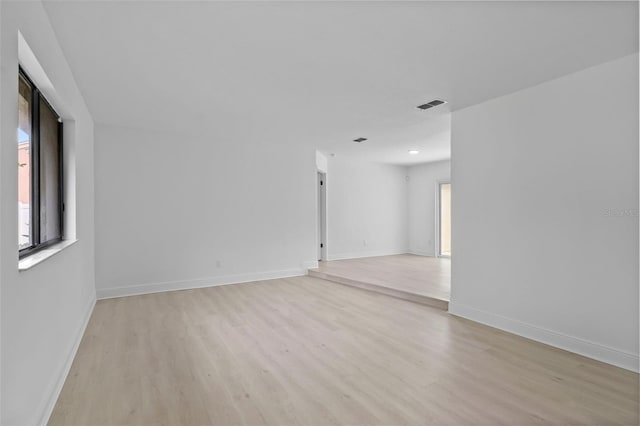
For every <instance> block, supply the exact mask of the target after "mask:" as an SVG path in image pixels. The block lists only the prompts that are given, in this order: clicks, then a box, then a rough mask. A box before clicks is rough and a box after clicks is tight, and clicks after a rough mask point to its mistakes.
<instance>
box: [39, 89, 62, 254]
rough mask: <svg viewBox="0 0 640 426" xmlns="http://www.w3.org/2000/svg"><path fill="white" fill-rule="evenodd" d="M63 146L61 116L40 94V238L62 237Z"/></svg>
mask: <svg viewBox="0 0 640 426" xmlns="http://www.w3.org/2000/svg"><path fill="white" fill-rule="evenodd" d="M59 184H60V149H59V141H58V115H57V114H56V113H55V111H54V110H53V109H52V108H51V107H50V106H49V104H47V102H45V101H44V99H43V98H42V96H41V97H40V241H43V242H46V241H51V240H55V239H59V238H60V237H61V236H62V235H61V233H60V211H59V207H60V185H59Z"/></svg>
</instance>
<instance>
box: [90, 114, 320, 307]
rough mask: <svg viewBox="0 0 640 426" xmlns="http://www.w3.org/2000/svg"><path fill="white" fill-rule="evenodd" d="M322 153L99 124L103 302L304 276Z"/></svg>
mask: <svg viewBox="0 0 640 426" xmlns="http://www.w3.org/2000/svg"><path fill="white" fill-rule="evenodd" d="M315 161H316V158H315V150H313V149H310V148H309V147H306V146H301V145H300V144H278V143H277V142H275V141H274V142H272V143H256V141H242V140H236V139H234V138H230V139H216V138H213V137H209V139H207V138H203V137H202V136H201V135H197V136H192V135H187V134H171V133H168V132H162V133H153V132H150V131H145V130H135V129H126V128H119V127H112V126H102V125H99V126H96V247H97V248H96V286H97V289H98V296H99V297H110V296H116V295H123V294H135V293H144V292H150V291H163V290H170V289H177V288H186V287H197V286H210V285H215V284H224V283H231V282H241V281H252V280H258V279H263V278H274V277H282V276H292V275H302V274H304V273H306V267H307V266H309V265H313V264H315V262H316V250H315V248H316V245H315V241H316V190H315V185H316V165H315Z"/></svg>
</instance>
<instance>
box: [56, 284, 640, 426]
mask: <svg viewBox="0 0 640 426" xmlns="http://www.w3.org/2000/svg"><path fill="white" fill-rule="evenodd" d="M50 424H51V425H83V426H84V425H90V426H97V425H124V424H127V425H261V424H270V425H471V424H474V425H499V424H504V425H539V424H558V425H560V424H562V425H569V424H571V425H577V424H591V425H606V424H628V425H637V424H638V375H637V374H635V373H631V372H629V371H625V370H622V369H619V368H616V367H612V366H610V365H606V364H603V363H600V362H597V361H593V360H590V359H587V358H584V357H581V356H578V355H574V354H571V353H568V352H565V351H562V350H559V349H555V348H552V347H549V346H545V345H543V344H539V343H535V342H532V341H529V340H526V339H523V338H520V337H517V336H514V335H511V334H508V333H505V332H501V331H499V330H496V329H492V328H489V327H486V326H483V325H480V324H477V323H473V322H470V321H466V320H463V319H460V318H457V317H455V316H452V315H449V314H447V313H446V312H444V311H441V310H438V309H434V308H430V307H427V306H423V305H419V304H415V303H411V302H406V301H403V300H398V299H394V298H390V297H387V296H384V295H379V294H375V293H371V292H367V291H363V290H359V289H356V288H351V287H347V286H343V285H340V284H335V283H331V282H328V281H324V280H320V279H316V278H312V277H299V278H291V279H280V280H272V281H264V282H258V283H247V284H238V285H230V286H222V287H213V288H207V289H197V290H186V291H177V292H170V293H157V294H150V295H144V296H133V297H126V298H120V299H111V300H104V301H99V302H98V303H97V305H96V308H95V311H94V313H93V316H92V318H91V321H90V323H89V326H88V329H87V331H86V333H85V336H84V339H83V341H82V343H81V345H80V349H79V351H78V354H77V356H76V359H75V361H74V363H73V366H72V368H71V372H70V374H69V377H68V378H67V381H66V383H65V385H64V388H63V390H62V393H61V395H60V398H59V400H58V403H57V405H56V407H55V410H54V412H53V415H52V417H51V419H50Z"/></svg>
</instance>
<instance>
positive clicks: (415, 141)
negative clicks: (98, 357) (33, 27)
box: [46, 1, 638, 164]
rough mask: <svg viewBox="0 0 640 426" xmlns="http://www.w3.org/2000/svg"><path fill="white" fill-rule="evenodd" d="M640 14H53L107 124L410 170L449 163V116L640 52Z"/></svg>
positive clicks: (613, 9)
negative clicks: (308, 150)
mask: <svg viewBox="0 0 640 426" xmlns="http://www.w3.org/2000/svg"><path fill="white" fill-rule="evenodd" d="M637 7H638V6H637V3H636V2H622V3H614V2H603V3H599V2H566V3H565V2H562V3H560V2H558V3H553V2H544V3H543V2H533V3H529V2H513V3H511V2H424V3H420V2H317V3H315V2H302V3H294V2H255V3H250V2H225V3H223V2H202V1H200V2H188V1H180V2H169V1H159V2H150V1H143V2H66V1H49V2H47V3H46V9H47V12H48V13H49V16H50V18H51V22H52V25H53V27H54V29H55V31H56V33H57V35H58V39H59V41H60V44H61V45H62V48H63V50H64V52H65V55H66V57H67V60H68V62H69V64H70V66H71V69H72V70H73V73H74V75H75V77H76V80H77V82H78V85H79V86H80V89H81V90H82V92H83V94H84V96H85V99H86V102H87V104H88V106H89V109H90V110H91V112H92V114H93V117H94V120H95V121H96V122H97V123H106V124H114V125H119V126H125V127H136V128H153V129H157V130H163V129H166V130H170V131H176V132H182V133H185V134H190V135H196V136H199V137H203V140H205V141H207V142H206V143H216V142H215V141H217V140H222V139H225V140H227V141H238V142H239V143H241V142H245V143H272V144H288V143H308V144H311V145H313V146H315V147H317V148H319V149H321V150H322V151H323V152H326V153H336V155H357V156H358V157H360V158H365V159H369V160H372V161H384V162H390V163H397V164H410V163H411V162H424V161H430V160H437V159H442V158H447V157H448V156H449V141H450V132H449V127H450V126H449V120H450V118H449V117H450V115H449V114H448V112H449V111H454V110H456V109H460V108H464V107H466V106H469V105H473V104H476V103H479V102H482V101H485V100H487V99H490V98H494V97H497V96H501V95H504V94H507V93H510V92H513V91H516V90H519V89H522V88H524V87H529V86H532V85H535V84H538V83H541V82H543V81H547V80H550V79H553V78H556V77H559V76H561V75H564V74H568V73H571V72H574V71H577V70H580V69H584V68H586V67H589V66H592V65H596V64H598V63H602V62H606V61H609V60H612V59H615V58H618V57H621V56H624V55H627V54H631V53H633V52H636V51H637V50H638V22H637V20H638V9H637ZM436 98H438V99H445V100H447V101H448V102H449V103H448V104H446V105H444V106H440V107H438V108H434V109H433V110H429V111H419V110H417V109H415V107H416V106H417V105H419V104H422V103H425V102H428V101H431V100H433V99H436ZM549 101H550V102H553V100H552V99H550V100H549ZM357 137H366V138H368V139H369V141H367V142H365V143H362V144H356V143H354V142H351V141H352V140H353V139H355V138H357ZM409 149H418V150H420V151H421V153H420V155H418V156H415V157H413V156H409V155H408V154H407V150H409Z"/></svg>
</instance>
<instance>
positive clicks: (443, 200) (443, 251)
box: [437, 182, 451, 257]
mask: <svg viewBox="0 0 640 426" xmlns="http://www.w3.org/2000/svg"><path fill="white" fill-rule="evenodd" d="M437 199H438V200H437V201H438V203H437V204H438V215H437V217H438V223H437V228H438V229H437V231H438V232H437V235H438V243H437V253H438V257H451V182H439V183H438V196H437Z"/></svg>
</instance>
